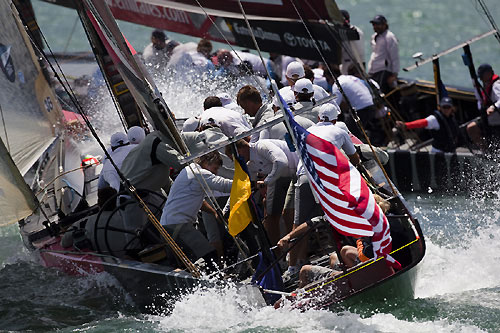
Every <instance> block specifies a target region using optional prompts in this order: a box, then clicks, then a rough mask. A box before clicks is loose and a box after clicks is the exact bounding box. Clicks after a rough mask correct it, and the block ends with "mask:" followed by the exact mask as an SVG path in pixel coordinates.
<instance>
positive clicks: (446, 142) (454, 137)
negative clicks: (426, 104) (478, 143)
mask: <svg viewBox="0 0 500 333" xmlns="http://www.w3.org/2000/svg"><path fill="white" fill-rule="evenodd" d="M434 116H435V117H436V119H437V121H438V122H439V130H437V131H431V134H432V138H433V139H434V140H433V141H432V146H433V147H434V148H436V149H439V150H441V151H444V152H449V153H453V152H455V149H456V147H457V144H458V133H459V129H458V124H457V121H456V120H455V117H453V116H450V117H445V116H444V115H443V114H442V113H441V112H439V111H434Z"/></svg>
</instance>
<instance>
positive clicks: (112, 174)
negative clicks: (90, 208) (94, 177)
mask: <svg viewBox="0 0 500 333" xmlns="http://www.w3.org/2000/svg"><path fill="white" fill-rule="evenodd" d="M132 148H134V146H131V145H130V143H129V139H128V137H127V135H126V134H125V133H123V132H117V133H115V134H113V135H112V136H111V151H109V155H110V157H111V158H112V159H113V162H114V163H115V164H116V166H117V167H118V169H120V167H121V166H122V163H123V160H124V159H125V157H127V155H128V153H129V152H130V150H132ZM108 186H109V187H111V188H113V189H115V191H116V192H119V191H120V177H119V176H118V173H117V172H116V169H115V167H114V166H113V164H111V161H110V160H109V159H106V160H105V161H104V163H103V166H102V170H101V174H100V175H99V180H98V182H97V188H98V189H102V188H105V187H108Z"/></svg>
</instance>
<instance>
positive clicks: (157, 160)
mask: <svg viewBox="0 0 500 333" xmlns="http://www.w3.org/2000/svg"><path fill="white" fill-rule="evenodd" d="M173 147H175V145H174V142H173V141H172V139H170V138H169V137H167V136H166V135H164V134H163V133H161V132H160V131H154V132H152V133H150V134H149V135H148V136H146V138H145V139H144V140H142V142H141V143H139V144H138V145H137V146H136V147H135V149H133V150H131V151H130V153H129V154H128V155H127V157H125V159H124V160H123V164H122V167H121V169H120V170H121V171H122V173H123V175H124V176H125V177H126V178H128V179H129V180H130V182H131V183H132V185H134V186H135V187H136V188H143V189H147V190H151V191H161V189H164V190H165V191H166V192H168V189H169V187H170V168H174V169H177V170H179V169H181V164H180V159H181V155H180V154H179V153H178V152H177V150H175V149H174V148H173Z"/></svg>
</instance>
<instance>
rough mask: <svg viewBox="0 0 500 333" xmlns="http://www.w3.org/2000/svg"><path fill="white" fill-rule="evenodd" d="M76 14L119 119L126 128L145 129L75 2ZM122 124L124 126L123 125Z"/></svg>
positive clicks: (131, 97)
mask: <svg viewBox="0 0 500 333" xmlns="http://www.w3.org/2000/svg"><path fill="white" fill-rule="evenodd" d="M77 12H78V16H79V17H80V21H81V22H82V26H83V29H84V30H85V33H86V34H87V38H88V40H89V42H90V45H91V47H92V51H93V53H94V55H95V58H96V61H97V64H98V65H99V68H100V69H101V72H102V74H103V76H104V79H105V80H106V84H107V86H108V89H109V91H110V94H111V96H112V98H113V101H114V103H115V105H116V107H117V109H118V111H119V112H120V113H121V118H122V119H123V120H124V121H125V124H126V127H127V128H130V127H132V126H140V127H145V126H144V125H145V123H144V118H143V116H142V114H141V112H140V109H139V107H138V105H137V104H136V102H135V100H134V98H133V96H132V93H131V92H130V90H129V89H128V87H127V85H126V84H125V81H124V79H123V77H122V75H121V74H120V72H119V71H117V70H116V67H115V65H114V64H113V60H112V59H111V56H110V54H109V53H108V51H107V50H106V47H105V46H104V44H103V43H102V41H101V39H100V38H99V35H98V34H97V31H96V30H95V29H94V27H93V26H92V23H91V21H90V20H89V18H88V16H87V15H85V8H84V5H83V3H81V2H77ZM125 124H124V125H125Z"/></svg>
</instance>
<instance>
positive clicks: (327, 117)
mask: <svg viewBox="0 0 500 333" xmlns="http://www.w3.org/2000/svg"><path fill="white" fill-rule="evenodd" d="M339 113H340V109H339V108H338V106H335V105H333V104H328V103H327V104H324V105H321V106H320V107H319V108H318V120H319V122H318V123H317V124H315V125H314V126H311V127H309V128H308V129H307V130H308V132H309V133H311V134H314V135H315V136H317V137H320V138H321V139H323V140H326V141H328V142H331V143H332V144H334V145H335V146H336V147H337V148H339V149H342V150H343V151H344V153H345V154H346V155H347V156H348V157H349V160H350V161H351V163H352V164H353V165H355V166H356V165H358V164H359V163H360V159H359V156H358V154H357V152H356V148H355V147H354V145H353V143H352V141H351V139H350V137H349V134H347V132H346V131H344V130H343V129H341V128H340V127H337V126H335V123H336V121H337V116H338V115H339ZM320 215H323V211H322V209H321V206H320V205H319V203H316V201H315V199H314V196H313V194H312V192H311V187H310V185H309V181H308V178H307V175H306V169H305V167H304V165H303V164H302V161H299V165H298V167H297V183H296V185H295V218H294V229H295V228H297V227H298V226H299V225H301V224H302V223H304V222H306V221H310V220H311V219H312V218H313V217H316V216H320ZM285 237H286V236H285ZM285 237H284V238H282V239H281V240H280V243H283V242H286V241H287V239H286V238H285ZM306 256H307V242H304V241H302V242H301V243H300V244H297V245H296V246H295V247H294V248H293V249H292V250H291V251H290V260H289V262H288V265H289V267H288V274H289V275H290V274H295V273H298V272H299V270H300V266H301V265H303V264H304V263H305V259H306Z"/></svg>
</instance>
